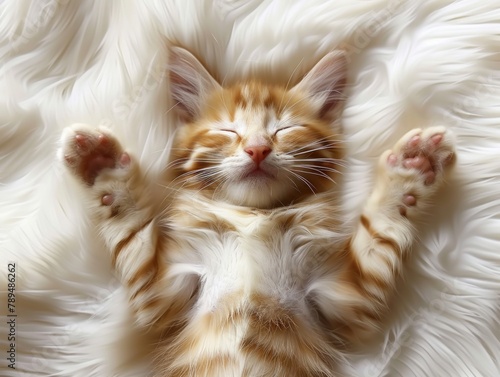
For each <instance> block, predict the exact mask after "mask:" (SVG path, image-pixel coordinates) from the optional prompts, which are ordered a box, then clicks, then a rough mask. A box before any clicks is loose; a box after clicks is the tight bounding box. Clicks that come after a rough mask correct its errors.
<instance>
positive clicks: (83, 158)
mask: <svg viewBox="0 0 500 377" xmlns="http://www.w3.org/2000/svg"><path fill="white" fill-rule="evenodd" d="M169 69H170V71H169V74H170V84H171V92H172V97H173V99H174V101H175V103H176V110H177V112H178V114H179V117H180V120H181V123H182V124H181V125H180V126H179V129H178V132H177V135H176V141H175V143H174V148H173V150H172V163H171V168H170V169H169V173H170V174H171V175H172V181H171V183H170V186H171V187H172V189H173V191H172V192H173V193H174V194H172V195H171V196H169V197H168V198H163V200H161V201H159V202H158V203H151V198H150V197H149V196H148V195H146V194H145V191H146V190H147V187H148V185H151V184H152V183H150V182H147V181H146V180H145V178H144V177H143V174H142V172H141V167H140V166H138V164H137V163H136V160H135V158H134V157H133V156H132V155H131V154H130V153H128V152H125V150H124V149H123V147H122V146H121V144H120V143H119V141H118V140H117V139H116V138H115V137H114V136H113V135H112V133H111V132H109V131H108V130H105V129H102V128H98V129H96V128H93V127H90V126H86V125H81V124H79V125H74V126H72V127H70V128H67V129H66V130H65V131H64V133H63V137H62V153H61V156H62V161H63V163H64V164H65V166H66V167H67V168H68V171H69V172H70V173H71V175H73V176H74V177H76V178H77V179H78V180H79V181H80V182H81V183H82V187H83V188H84V190H85V191H86V192H87V194H88V195H89V196H90V197H91V198H92V201H93V207H92V208H91V209H90V211H89V215H90V216H91V217H92V219H93V220H94V222H95V224H96V226H97V227H98V228H99V230H100V233H101V234H102V236H103V239H104V242H105V243H106V245H107V247H108V249H109V251H110V255H111V259H112V262H113V265H114V268H115V269H116V273H117V274H118V275H119V277H120V279H121V281H122V283H123V284H124V286H126V287H127V288H128V291H129V297H130V306H131V308H132V310H133V311H134V314H135V318H136V319H137V323H138V325H139V326H144V327H146V328H148V329H153V330H155V331H157V333H158V334H162V338H163V341H162V343H161V345H160V346H159V347H158V350H157V354H156V358H155V372H154V375H155V376H172V377H174V376H197V377H203V376H206V377H209V376H210V377H224V376H248V377H250V376H252V377H254V376H255V377H257V376H259V377H261V376H268V377H294V376H296V377H306V376H311V377H319V376H322V377H329V376H336V375H337V374H336V366H337V365H338V362H339V360H340V359H341V357H342V353H341V351H342V350H341V349H340V347H339V345H340V344H345V343H348V342H356V341H359V340H361V339H365V338H366V337H368V336H370V335H371V334H373V333H374V332H376V330H377V328H378V324H379V320H380V318H381V316H382V315H383V314H384V311H385V309H386V306H387V302H388V300H389V298H390V297H391V295H392V293H393V291H394V285H395V282H396V278H397V276H398V275H399V274H400V273H401V270H402V262H403V259H404V257H405V255H406V254H407V253H408V251H409V249H410V247H411V245H412V243H413V241H414V239H415V237H416V232H415V227H414V222H415V221H416V220H417V219H418V217H419V215H420V214H421V213H423V211H425V210H426V209H428V208H429V206H430V205H431V200H432V196H433V195H434V193H435V192H436V191H437V189H438V188H439V187H440V186H441V185H442V184H443V181H444V175H445V171H446V170H448V167H449V166H451V162H452V161H453V157H454V146H453V141H452V137H451V135H450V133H449V132H448V131H447V130H446V129H445V128H443V127H433V128H428V129H425V130H421V129H416V130H412V131H410V132H409V133H408V134H406V135H405V136H403V137H402V138H401V140H400V141H399V142H398V143H397V144H396V145H395V146H394V148H393V149H392V150H390V151H387V152H385V153H384V154H383V155H382V156H381V158H380V161H379V163H378V167H377V176H376V182H375V185H374V189H373V191H372V193H371V195H370V196H369V198H368V199H367V202H366V205H365V206H364V208H363V210H362V213H361V215H360V216H359V221H358V224H357V225H356V226H355V228H354V229H345V226H344V224H342V223H341V221H340V216H339V205H338V194H337V193H336V182H337V181H338V179H339V176H338V174H339V171H340V170H341V166H342V147H341V135H340V118H341V112H342V106H343V98H344V95H343V91H344V87H345V83H346V59H345V58H344V56H343V54H342V53H341V52H332V53H330V54H328V55H326V56H325V57H324V58H323V59H322V60H321V61H320V62H318V63H317V64H316V66H315V67H314V68H313V69H312V70H311V71H310V72H309V73H308V74H307V75H306V76H305V77H304V78H303V79H302V80H301V81H300V82H299V83H298V84H297V85H296V86H294V87H293V88H291V89H288V88H286V87H282V86H270V85H266V84H265V83H259V82H256V81H250V82H242V83H239V84H236V85H234V86H231V87H227V88H225V87H222V86H220V85H219V83H217V82H216V81H215V80H214V79H213V78H212V77H211V76H210V74H209V73H208V72H207V71H206V70H205V69H204V67H203V66H202V65H201V63H200V62H199V61H198V60H197V59H196V58H195V57H194V56H193V55H191V54H190V53H188V52H187V51H185V50H183V49H180V48H172V49H171V58H170V68H169ZM149 187H150V186H149Z"/></svg>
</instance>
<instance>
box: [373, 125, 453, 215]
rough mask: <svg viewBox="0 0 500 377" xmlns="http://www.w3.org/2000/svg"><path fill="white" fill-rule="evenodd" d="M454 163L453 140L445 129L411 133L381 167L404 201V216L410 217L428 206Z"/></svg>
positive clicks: (383, 160) (398, 143)
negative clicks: (414, 211) (412, 212)
mask: <svg viewBox="0 0 500 377" xmlns="http://www.w3.org/2000/svg"><path fill="white" fill-rule="evenodd" d="M454 161H455V145H454V141H453V137H452V135H451V133H450V131H448V130H446V128H445V127H430V128H427V129H424V130H421V129H414V130H411V131H409V132H408V133H407V134H406V135H404V136H403V137H402V138H401V139H400V140H399V141H398V142H397V143H396V145H395V146H394V148H393V149H392V150H389V151H386V152H385V153H384V154H383V155H382V157H381V159H380V165H381V167H382V169H383V170H385V174H384V175H386V177H387V178H388V179H389V181H390V184H391V186H392V188H391V190H390V191H391V192H392V195H395V196H396V199H397V200H399V202H400V204H399V206H398V208H399V211H400V213H401V214H402V215H404V216H406V215H407V212H408V210H410V209H413V208H416V207H419V206H421V207H422V206H424V205H425V204H426V203H428V202H429V200H430V199H431V196H432V195H433V194H434V192H435V191H437V189H438V188H439V187H440V186H441V185H442V183H443V181H444V177H445V173H446V171H447V170H448V168H449V167H450V166H451V165H452V164H453V162H454Z"/></svg>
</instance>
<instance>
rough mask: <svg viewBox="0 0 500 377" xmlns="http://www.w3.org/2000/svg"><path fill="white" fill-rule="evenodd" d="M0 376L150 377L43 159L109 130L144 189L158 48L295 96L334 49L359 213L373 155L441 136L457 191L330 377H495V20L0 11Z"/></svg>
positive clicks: (82, 225)
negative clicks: (343, 75)
mask: <svg viewBox="0 0 500 377" xmlns="http://www.w3.org/2000/svg"><path fill="white" fill-rule="evenodd" d="M0 36H1V37H0V38H1V41H0V59H1V60H0V88H1V90H0V242H1V244H0V271H1V272H0V276H1V281H0V283H1V287H0V291H1V297H0V299H1V300H0V315H1V316H2V317H1V325H0V329H1V332H0V346H1V353H0V355H1V356H0V358H1V359H0V375H1V376H13V377H14V376H15V377H18V376H68V377H79V376H82V377H89V376H99V377H109V376H120V377H126V376H130V377H132V376H133V377H137V376H147V375H148V367H147V358H139V359H134V358H132V356H131V355H130V353H129V351H133V350H134V349H135V348H137V347H139V343H138V341H137V336H138V335H136V334H133V333H132V331H131V330H130V329H131V326H130V318H129V317H128V311H127V305H126V302H125V300H124V296H123V292H122V291H121V288H120V287H119V284H118V282H117V281H116V280H115V279H114V278H113V274H112V272H111V268H110V263H109V261H108V258H107V255H106V253H105V251H104V250H103V248H102V245H101V243H100V241H99V239H98V237H97V236H96V234H95V232H94V231H93V228H92V226H91V224H88V222H87V220H86V217H85V215H84V208H85V203H82V202H81V199H80V198H79V191H78V187H75V186H74V185H73V184H71V183H69V182H66V180H65V177H64V172H63V170H62V169H60V168H59V167H58V164H57V160H56V150H57V145H58V139H59V135H60V133H61V130H62V128H63V127H65V126H67V125H69V124H71V123H74V122H85V123H90V124H95V125H98V124H106V125H108V126H110V127H111V128H113V129H115V130H116V132H117V133H118V135H119V137H120V138H121V139H122V140H123V141H124V144H126V145H127V146H128V147H129V148H130V149H131V150H133V151H135V152H136V154H137V155H138V156H140V159H141V162H142V163H143V164H144V166H147V167H149V168H150V173H151V174H158V172H160V171H161V169H162V167H163V166H164V164H165V161H166V156H167V153H166V152H167V150H168V145H169V144H168V143H169V135H170V134H171V132H172V130H173V129H174V128H175V123H174V122H173V120H172V119H173V118H172V117H171V115H170V113H169V109H170V104H169V103H170V102H169V98H168V87H167V83H166V80H165V65H166V62H167V55H166V52H167V51H166V45H167V43H168V41H171V42H172V43H175V44H177V45H180V46H183V47H185V48H187V49H189V50H191V51H192V52H194V53H195V54H196V55H197V56H199V57H200V58H201V59H202V60H203V61H204V62H205V63H206V66H207V68H208V69H209V70H210V71H211V72H213V74H214V75H216V76H217V77H218V78H219V80H221V81H222V80H223V81H224V82H225V83H231V82H234V81H235V80H238V79H240V78H247V77H251V76H257V77H264V78H266V79H267V80H270V81H273V82H281V83H286V82H287V81H288V79H290V78H291V80H292V81H294V80H298V78H299V77H300V75H302V74H303V73H304V72H306V71H307V69H309V68H310V67H311V66H312V65H313V64H314V63H315V62H316V61H318V60H319V59H320V58H321V57H322V56H323V55H324V54H325V53H327V52H328V51H330V50H331V49H334V48H344V49H347V51H348V54H349V59H350V83H351V86H350V89H349V92H348V95H349V99H348V101H347V106H346V110H345V114H344V118H345V119H344V126H345V135H346V139H347V142H348V156H349V157H348V162H349V166H350V169H349V171H348V173H347V174H346V175H345V184H346V186H345V202H344V204H345V210H346V212H347V213H348V214H349V216H350V217H353V216H355V215H356V213H357V211H358V210H359V208H360V206H361V204H362V203H363V200H364V199H365V198H366V196H367V194H368V192H369V190H370V185H371V181H372V171H373V170H372V166H373V164H374V162H375V160H376V158H377V156H378V155H380V154H381V153H382V151H384V150H385V149H387V148H389V147H390V146H391V144H392V143H394V142H395V141H396V140H397V139H398V138H399V137H400V136H402V135H403V134H404V133H405V132H406V131H407V130H409V129H411V128H414V127H427V126H429V125H435V124H443V125H445V126H447V127H449V128H450V129H452V130H453V131H454V132H455V134H456V137H457V142H458V165H457V169H456V174H455V175H454V176H453V178H452V179H451V180H450V182H449V185H448V187H447V189H446V190H445V191H443V193H442V195H441V196H440V198H439V201H438V203H437V206H436V209H435V211H434V212H433V213H429V217H428V219H427V221H426V223H425V224H423V225H422V227H421V229H422V236H421V242H420V243H419V244H418V245H417V247H415V250H414V255H413V256H412V258H410V259H409V260H408V267H407V274H406V275H405V278H404V280H403V281H402V282H401V284H400V287H399V293H398V296H397V298H396V299H395V300H394V302H393V304H392V311H391V316H390V318H388V320H387V321H386V323H385V328H384V334H382V335H381V337H380V338H379V339H377V340H376V341H375V342H374V344H371V345H367V346H366V348H365V349H362V350H359V351H358V352H357V353H356V354H355V355H352V357H351V360H350V363H351V365H350V366H346V372H345V376H346V377H347V376H360V377H374V376H390V377H393V376H394V377H396V376H403V377H412V376H432V377H441V376H453V377H458V376H468V377H470V376H481V377H486V376H491V377H498V376H500V323H499V322H500V321H499V318H500V299H499V293H500V162H499V161H500V6H499V4H498V1H493V0H489V1H481V0H457V1H451V0H425V1H419V0H371V1H364V0H336V1H325V0H309V1H300V0H296V1H292V0H290V1H286V0H260V1H257V0H212V1H210V0H169V1H166V0H165V1H160V0H147V1H126V0H123V1H120V0H109V1H108V0H106V1H100V0H86V1H69V0H36V1H32V2H31V1H27V0H11V1H3V2H0ZM9 261H10V262H12V263H15V266H16V267H15V268H16V292H15V293H16V302H15V311H16V314H17V317H15V318H16V328H15V330H16V333H15V337H16V340H15V362H16V363H15V367H16V368H17V369H16V370H13V369H10V368H8V367H7V363H8V362H7V360H6V359H7V357H6V355H9V353H8V352H7V351H8V350H9V347H10V342H9V341H8V338H7V332H8V331H10V326H9V325H7V324H6V323H7V319H6V318H7V317H5V315H6V314H7V313H6V311H7V295H6V288H7V282H6V277H7V268H8V263H9Z"/></svg>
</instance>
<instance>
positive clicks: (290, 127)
mask: <svg viewBox="0 0 500 377" xmlns="http://www.w3.org/2000/svg"><path fill="white" fill-rule="evenodd" d="M299 127H303V126H301V125H297V124H296V125H293V126H286V127H282V128H279V129H277V130H276V132H275V133H274V134H275V135H276V134H277V133H278V132H282V131H287V130H290V129H292V128H299Z"/></svg>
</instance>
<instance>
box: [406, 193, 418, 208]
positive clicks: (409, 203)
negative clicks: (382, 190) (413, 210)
mask: <svg viewBox="0 0 500 377" xmlns="http://www.w3.org/2000/svg"><path fill="white" fill-rule="evenodd" d="M403 203H404V205H406V206H408V207H412V206H414V205H415V204H417V199H416V198H415V197H414V196H413V195H411V194H405V195H404V196H403Z"/></svg>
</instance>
